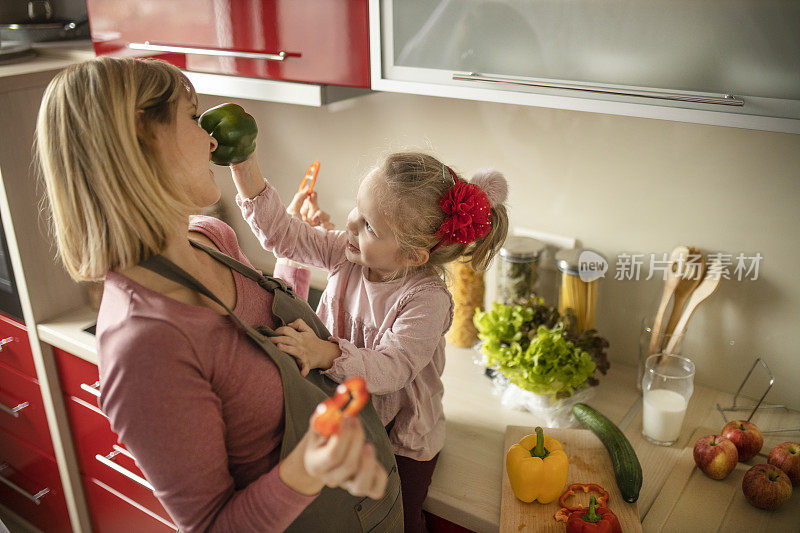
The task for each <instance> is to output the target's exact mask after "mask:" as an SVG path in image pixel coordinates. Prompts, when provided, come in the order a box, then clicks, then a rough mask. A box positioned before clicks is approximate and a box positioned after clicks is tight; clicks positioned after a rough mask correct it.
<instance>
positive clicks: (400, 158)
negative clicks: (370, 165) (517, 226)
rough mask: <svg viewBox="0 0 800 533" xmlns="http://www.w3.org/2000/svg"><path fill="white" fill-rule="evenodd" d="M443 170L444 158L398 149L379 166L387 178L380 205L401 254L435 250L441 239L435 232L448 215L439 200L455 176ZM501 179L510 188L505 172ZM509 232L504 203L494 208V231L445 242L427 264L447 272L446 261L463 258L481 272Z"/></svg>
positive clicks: (440, 271)
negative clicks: (466, 240)
mask: <svg viewBox="0 0 800 533" xmlns="http://www.w3.org/2000/svg"><path fill="white" fill-rule="evenodd" d="M444 168H445V167H444V165H443V164H442V162H440V161H439V160H438V159H436V158H435V157H432V156H430V155H428V154H424V153H420V152H398V153H394V154H390V155H389V156H388V157H386V159H385V160H384V161H383V163H382V164H380V165H379V166H378V167H377V168H376V169H375V172H378V173H379V174H380V175H381V176H382V177H383V178H384V179H385V189H384V191H382V192H384V194H382V197H381V202H380V203H381V209H382V211H383V213H384V214H385V215H386V219H387V223H388V224H389V225H390V227H391V229H392V231H393V232H394V234H395V237H396V238H397V242H398V244H399V245H400V253H401V254H412V253H413V252H414V250H418V249H423V250H429V251H430V250H431V249H432V248H433V247H434V246H436V244H437V243H438V242H439V237H438V236H437V235H436V232H437V230H438V229H439V226H441V225H442V222H443V221H444V217H445V213H444V211H443V210H442V208H441V207H439V200H440V199H441V198H442V196H444V194H445V193H446V192H447V190H448V189H449V188H450V187H451V186H452V185H453V181H452V180H448V179H443V169H444ZM447 174H448V175H449V172H447ZM459 179H461V178H459ZM498 179H500V180H503V184H502V185H503V186H504V187H505V179H504V178H503V177H502V176H499V177H498ZM507 233H508V215H507V213H506V207H505V205H503V202H502V201H501V202H499V203H498V204H497V205H493V206H492V214H491V229H490V231H489V234H488V235H486V237H484V238H483V239H479V240H477V241H475V242H473V243H470V244H466V245H464V244H458V243H456V244H450V245H449V246H447V245H442V246H440V247H438V248H437V249H436V250H434V251H433V252H431V253H430V257H429V259H428V262H427V263H426V264H425V265H424V266H423V267H426V268H430V269H432V270H433V271H434V272H436V273H437V274H439V275H440V276H444V274H445V265H447V263H451V262H453V261H456V260H461V261H464V262H468V263H470V265H471V266H472V267H473V268H474V269H476V270H479V271H480V270H485V269H486V267H487V266H488V265H489V262H490V261H491V259H492V257H494V255H495V254H496V253H497V252H498V251H499V250H500V247H501V246H502V245H503V242H504V241H505V239H506V234H507Z"/></svg>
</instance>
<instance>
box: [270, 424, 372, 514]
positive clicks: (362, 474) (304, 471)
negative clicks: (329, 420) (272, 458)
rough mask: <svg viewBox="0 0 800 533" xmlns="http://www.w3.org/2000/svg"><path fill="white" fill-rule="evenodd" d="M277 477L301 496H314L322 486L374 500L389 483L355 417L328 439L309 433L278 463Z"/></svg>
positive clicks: (311, 430)
mask: <svg viewBox="0 0 800 533" xmlns="http://www.w3.org/2000/svg"><path fill="white" fill-rule="evenodd" d="M309 427H310V425H309ZM279 474H280V477H281V479H283V481H284V483H286V484H287V485H289V486H290V487H292V488H293V489H295V490H297V491H298V492H302V493H304V494H315V493H317V492H319V491H320V490H321V489H322V487H323V486H328V487H341V488H343V489H345V490H346V491H348V492H349V493H350V494H352V495H353V496H360V497H363V496H367V497H369V498H372V499H374V500H377V499H379V498H381V497H382V496H383V493H384V491H385V490H386V482H387V479H388V474H387V473H386V469H384V468H383V465H381V464H380V463H379V462H378V460H377V459H376V458H375V447H374V446H373V445H372V444H371V443H368V442H365V440H364V429H363V427H362V425H361V420H360V419H359V418H357V417H354V418H347V419H345V420H344V421H343V423H342V425H341V427H340V429H339V432H338V433H337V434H335V435H333V436H331V437H330V438H327V439H326V438H324V437H322V436H320V435H319V434H318V433H317V432H316V431H314V430H313V429H309V430H308V431H307V432H306V434H305V435H304V436H303V438H302V440H301V441H300V443H299V444H298V445H297V447H296V448H295V449H294V450H292V452H291V453H290V454H289V455H288V456H287V457H286V459H284V460H283V462H281V465H280V470H279Z"/></svg>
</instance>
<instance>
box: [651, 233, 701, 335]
mask: <svg viewBox="0 0 800 533" xmlns="http://www.w3.org/2000/svg"><path fill="white" fill-rule="evenodd" d="M697 257H699V258H700V260H699V261H695V260H693V259H694V258H697ZM687 259H688V260H687V261H686V262H685V263H684V264H683V277H682V278H681V280H680V282H679V283H678V287H677V288H676V289H675V294H674V295H673V296H674V298H675V299H674V300H673V302H672V311H671V312H670V315H669V321H667V327H666V328H664V335H663V339H661V343H662V344H667V337H669V336H670V335H672V332H673V331H675V325H676V324H677V323H678V320H679V319H680V318H681V313H682V312H683V308H684V306H685V305H686V302H687V301H688V300H689V296H691V295H692V292H694V290H695V289H696V288H697V286H698V285H700V281H702V279H703V276H704V275H705V273H706V272H705V268H706V263H705V260H704V259H703V254H702V253H701V252H700V250H698V249H697V248H694V247H691V246H690V247H689V256H688V258H687Z"/></svg>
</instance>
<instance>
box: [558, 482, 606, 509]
mask: <svg viewBox="0 0 800 533" xmlns="http://www.w3.org/2000/svg"><path fill="white" fill-rule="evenodd" d="M575 489H581V490H583V492H589V491H591V490H593V491H595V492H597V493H598V494H600V497H599V498H598V499H597V504H598V506H599V507H608V491H607V490H606V489H604V488H603V487H601V486H600V485H597V484H595V483H573V484H572V485H570V486H569V487H567V490H565V491H564V494H562V495H561V497H560V498H558V503H559V504H560V505H561V507H563V508H564V509H566V510H567V511H570V512H572V511H585V510H587V509H589V508H588V507H586V506H582V505H579V506H577V507H570V506H568V505H567V504H566V503H565V502H566V501H567V498H569V497H570V496H574V495H575Z"/></svg>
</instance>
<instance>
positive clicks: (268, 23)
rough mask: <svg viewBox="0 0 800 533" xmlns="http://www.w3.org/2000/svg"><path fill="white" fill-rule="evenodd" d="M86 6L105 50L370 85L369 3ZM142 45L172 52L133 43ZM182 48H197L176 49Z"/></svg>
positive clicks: (257, 0)
mask: <svg viewBox="0 0 800 533" xmlns="http://www.w3.org/2000/svg"><path fill="white" fill-rule="evenodd" d="M86 3H87V8H88V12H89V20H90V25H91V30H92V41H93V43H94V47H95V52H96V53H97V54H98V55H121V56H132V55H133V56H153V55H156V56H161V58H162V59H164V60H166V61H169V62H170V63H173V64H175V65H177V66H178V67H180V68H183V69H186V70H191V71H197V72H211V73H218V74H235V75H239V76H248V77H254V78H270V79H276V80H286V81H299V82H309V83H319V84H330V85H346V86H351V87H369V85H370V72H369V29H368V28H369V24H368V10H367V0H170V1H168V2H165V1H164V0H137V1H136V2H131V1H130V0H87V2H86ZM142 45H149V46H151V47H153V46H157V47H165V48H163V50H167V51H169V50H172V53H170V52H167V53H163V52H154V51H152V50H150V51H147V50H141V49H132V48H131V46H139V47H141V46H142ZM175 47H184V48H193V49H194V50H193V51H191V52H188V53H184V52H186V51H185V50H184V52H178V53H177V54H176V53H174V52H175ZM220 51H221V52H222V54H224V55H215V54H218V53H219V52H220ZM252 54H256V55H252ZM258 54H262V56H259V55H258ZM264 54H266V55H264Z"/></svg>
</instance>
